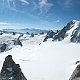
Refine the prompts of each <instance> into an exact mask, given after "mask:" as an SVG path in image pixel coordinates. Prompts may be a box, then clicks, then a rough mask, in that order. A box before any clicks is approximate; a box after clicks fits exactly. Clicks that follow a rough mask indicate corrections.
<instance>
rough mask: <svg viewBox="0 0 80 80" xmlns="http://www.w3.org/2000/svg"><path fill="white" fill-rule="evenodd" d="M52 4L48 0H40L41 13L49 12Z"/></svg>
mask: <svg viewBox="0 0 80 80" xmlns="http://www.w3.org/2000/svg"><path fill="white" fill-rule="evenodd" d="M52 6H53V4H52V3H48V0H39V8H40V12H41V13H43V12H45V13H47V12H48V10H49V9H50V8H51V7H52Z"/></svg>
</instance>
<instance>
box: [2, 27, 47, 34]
mask: <svg viewBox="0 0 80 80" xmlns="http://www.w3.org/2000/svg"><path fill="white" fill-rule="evenodd" d="M2 31H6V32H17V33H27V32H28V33H30V34H31V33H34V34H38V33H42V32H43V33H47V32H48V30H41V29H29V28H25V29H3V30H2Z"/></svg>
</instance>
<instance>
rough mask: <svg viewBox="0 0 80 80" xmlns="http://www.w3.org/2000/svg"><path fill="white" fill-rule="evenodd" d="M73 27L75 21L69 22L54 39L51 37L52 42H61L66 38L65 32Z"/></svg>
mask: <svg viewBox="0 0 80 80" xmlns="http://www.w3.org/2000/svg"><path fill="white" fill-rule="evenodd" d="M74 25H75V21H70V22H69V23H68V24H67V25H66V26H65V27H64V28H63V29H62V30H60V31H59V32H58V34H56V35H55V36H54V37H53V41H55V40H58V41H62V40H63V39H64V38H65V37H66V36H68V35H67V34H66V32H67V31H68V30H70V29H71V28H73V27H74Z"/></svg>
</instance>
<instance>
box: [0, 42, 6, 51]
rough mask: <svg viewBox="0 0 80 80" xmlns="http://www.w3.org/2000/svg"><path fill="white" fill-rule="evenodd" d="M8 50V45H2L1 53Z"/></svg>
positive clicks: (0, 46)
mask: <svg viewBox="0 0 80 80" xmlns="http://www.w3.org/2000/svg"><path fill="white" fill-rule="evenodd" d="M6 48H7V44H5V43H3V44H1V45H0V52H4V51H5V50H6Z"/></svg>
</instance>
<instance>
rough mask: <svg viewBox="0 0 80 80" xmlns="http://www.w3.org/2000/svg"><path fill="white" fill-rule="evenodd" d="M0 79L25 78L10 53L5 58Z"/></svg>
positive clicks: (14, 79)
mask: <svg viewBox="0 0 80 80" xmlns="http://www.w3.org/2000/svg"><path fill="white" fill-rule="evenodd" d="M0 80H27V79H26V78H25V76H24V74H23V73H22V71H21V69H20V66H19V64H16V63H15V62H14V61H13V59H12V56H11V55H8V56H7V57H6V58H5V61H4V63H3V67H2V70H1V73H0Z"/></svg>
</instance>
